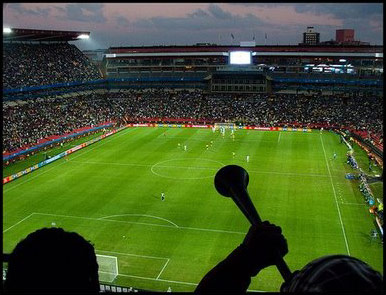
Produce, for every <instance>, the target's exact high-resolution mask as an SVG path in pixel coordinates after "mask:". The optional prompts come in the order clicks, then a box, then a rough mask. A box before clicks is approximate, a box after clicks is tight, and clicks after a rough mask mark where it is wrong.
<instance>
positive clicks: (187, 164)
mask: <svg viewBox="0 0 386 295" xmlns="http://www.w3.org/2000/svg"><path fill="white" fill-rule="evenodd" d="M223 166H224V164H223V163H221V162H219V161H215V160H211V159H201V158H181V159H170V160H166V161H161V162H158V163H156V164H154V165H153V166H152V167H151V169H150V170H151V172H152V173H153V174H155V175H157V176H160V177H164V178H170V179H204V178H213V177H214V176H215V175H216V172H217V171H218V170H219V169H220V168H221V167H223Z"/></svg>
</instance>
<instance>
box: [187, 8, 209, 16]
mask: <svg viewBox="0 0 386 295" xmlns="http://www.w3.org/2000/svg"><path fill="white" fill-rule="evenodd" d="M208 15H209V14H208V13H207V12H205V11H204V10H202V9H201V8H199V9H196V10H195V11H193V12H192V13H189V14H188V17H206V16H208Z"/></svg>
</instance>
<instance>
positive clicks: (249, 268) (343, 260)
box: [195, 221, 383, 294]
mask: <svg viewBox="0 0 386 295" xmlns="http://www.w3.org/2000/svg"><path fill="white" fill-rule="evenodd" d="M287 253H288V246H287V241H286V239H285V237H284V236H283V235H282V231H281V228H280V227H278V226H276V225H274V224H270V223H269V222H268V221H264V222H262V223H261V224H259V225H253V226H251V227H250V228H249V231H248V233H247V235H246V237H245V238H244V241H243V242H242V243H241V245H240V246H238V247H237V248H236V249H235V250H233V251H232V252H231V253H230V254H229V255H228V257H226V258H225V259H224V260H223V261H221V262H220V263H218V264H217V265H216V266H215V267H214V268H213V269H211V270H210V271H209V272H208V273H207V274H206V275H205V276H204V277H203V279H202V280H201V281H200V283H199V284H198V286H197V288H196V290H195V293H196V294H211V293H218V294H230V293H232V294H244V293H246V292H247V289H248V286H249V285H250V283H251V278H252V277H254V276H256V275H257V274H258V273H259V272H260V271H261V270H262V269H264V268H265V267H267V266H270V265H275V260H276V258H277V255H279V256H281V257H284V256H285V255H286V254H287ZM280 292H296V293H305V292H317V293H322V292H327V293H336V294H342V293H347V294H351V293H380V294H383V278H382V275H381V274H380V273H379V272H377V271H375V270H374V269H372V268H371V267H370V266H369V265H367V264H366V263H365V262H363V261H361V260H359V259H357V258H354V257H350V256H347V255H328V256H324V257H321V258H318V259H315V260H313V261H311V262H310V263H308V264H307V265H306V266H304V267H303V268H302V269H301V270H297V271H295V272H293V273H292V275H291V277H290V279H289V280H288V281H286V282H284V283H283V284H282V285H281V287H280Z"/></svg>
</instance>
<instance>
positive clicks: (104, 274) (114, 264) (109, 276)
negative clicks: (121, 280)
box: [96, 254, 119, 283]
mask: <svg viewBox="0 0 386 295" xmlns="http://www.w3.org/2000/svg"><path fill="white" fill-rule="evenodd" d="M96 257H97V262H98V266H99V268H98V275H99V281H101V282H109V283H111V282H112V281H114V280H115V278H116V277H117V276H118V274H119V272H118V258H117V257H115V256H109V255H100V254H97V255H96Z"/></svg>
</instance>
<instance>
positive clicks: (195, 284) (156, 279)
mask: <svg viewBox="0 0 386 295" xmlns="http://www.w3.org/2000/svg"><path fill="white" fill-rule="evenodd" d="M33 215H50V216H58V217H68V218H85V219H92V220H98V221H114V220H108V219H99V218H86V217H77V216H66V215H57V214H48V213H37V212H33V213H31V214H30V215H28V216H26V217H24V218H23V219H21V220H20V221H18V222H17V223H15V224H14V225H12V226H10V227H9V228H7V229H6V230H4V231H3V233H5V232H7V231H8V230H10V229H12V228H14V227H15V226H17V225H19V224H20V223H22V222H24V221H26V220H27V219H28V218H30V217H31V216H33ZM145 224H146V223H145ZM146 225H153V224H146ZM166 227H171V228H176V227H174V226H168V225H166ZM180 228H181V227H180ZM182 228H183V227H182ZM191 229H198V228H191ZM198 230H204V231H205V230H206V229H198ZM209 231H213V230H209ZM216 231H220V230H216ZM221 232H224V233H240V234H243V235H245V234H246V233H241V232H231V231H221ZM95 251H96V252H104V253H111V254H119V255H127V256H137V257H144V258H152V259H163V260H166V262H165V264H164V265H163V267H162V269H161V270H160V272H159V273H158V275H157V277H156V278H149V277H141V276H135V275H127V274H120V273H118V276H123V277H129V278H136V279H143V280H151V281H161V282H166V283H175V284H183V285H192V286H197V285H198V283H191V282H183V281H174V280H166V279H161V278H160V276H161V275H162V273H163V272H164V270H165V269H166V267H167V265H168V264H169V261H170V258H166V257H156V256H148V255H139V254H129V253H121V252H115V251H106V250H95ZM247 291H251V292H266V291H262V290H252V289H251V290H250V289H248V290H247Z"/></svg>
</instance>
